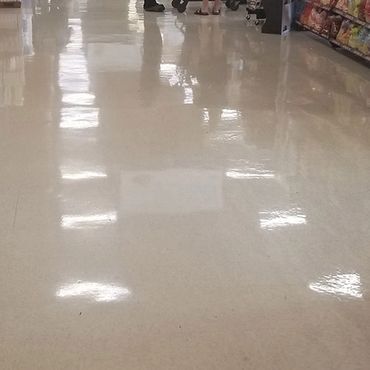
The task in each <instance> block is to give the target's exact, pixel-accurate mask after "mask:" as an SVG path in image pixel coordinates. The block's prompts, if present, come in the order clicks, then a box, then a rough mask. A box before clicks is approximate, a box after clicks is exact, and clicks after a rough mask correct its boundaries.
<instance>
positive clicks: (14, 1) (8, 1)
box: [0, 0, 22, 8]
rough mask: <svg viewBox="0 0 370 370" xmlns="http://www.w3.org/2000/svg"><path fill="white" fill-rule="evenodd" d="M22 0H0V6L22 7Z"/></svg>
mask: <svg viewBox="0 0 370 370" xmlns="http://www.w3.org/2000/svg"><path fill="white" fill-rule="evenodd" d="M21 6H22V2H21V0H0V8H20V7H21Z"/></svg>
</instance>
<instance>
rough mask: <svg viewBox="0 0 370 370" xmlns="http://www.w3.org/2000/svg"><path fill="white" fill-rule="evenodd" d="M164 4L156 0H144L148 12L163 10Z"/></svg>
mask: <svg viewBox="0 0 370 370" xmlns="http://www.w3.org/2000/svg"><path fill="white" fill-rule="evenodd" d="M164 9H165V8H164V5H162V4H158V3H157V1H156V0H144V10H146V11H147V12H157V13H160V12H163V11H164Z"/></svg>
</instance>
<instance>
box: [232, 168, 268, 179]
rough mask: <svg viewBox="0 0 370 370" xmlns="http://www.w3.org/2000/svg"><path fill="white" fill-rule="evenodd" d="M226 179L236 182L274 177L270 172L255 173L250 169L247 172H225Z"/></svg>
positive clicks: (235, 170) (234, 170) (255, 171)
mask: <svg viewBox="0 0 370 370" xmlns="http://www.w3.org/2000/svg"><path fill="white" fill-rule="evenodd" d="M225 175H226V177H229V178H231V179H236V180H249V179H273V178H275V175H274V174H273V173H272V172H271V171H264V172H263V171H257V170H253V169H250V171H249V172H247V171H245V170H238V169H233V170H229V171H226V173H225Z"/></svg>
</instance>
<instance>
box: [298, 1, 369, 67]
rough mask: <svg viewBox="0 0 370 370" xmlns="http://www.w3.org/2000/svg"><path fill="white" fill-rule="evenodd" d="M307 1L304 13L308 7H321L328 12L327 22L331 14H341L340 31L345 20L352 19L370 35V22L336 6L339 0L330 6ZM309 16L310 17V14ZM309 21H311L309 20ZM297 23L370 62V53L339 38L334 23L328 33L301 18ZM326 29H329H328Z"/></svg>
mask: <svg viewBox="0 0 370 370" xmlns="http://www.w3.org/2000/svg"><path fill="white" fill-rule="evenodd" d="M305 3H306V4H305V9H304V10H303V13H304V12H305V11H306V10H307V9H310V8H312V9H314V8H315V9H320V10H321V11H325V12H326V13H327V15H326V19H325V20H324V22H326V21H327V20H328V19H329V17H331V16H337V17H338V16H340V17H341V18H342V20H341V25H340V27H338V31H339V28H341V27H342V25H343V22H344V21H350V22H351V23H353V24H354V25H356V26H360V27H362V28H363V29H365V30H368V32H369V35H370V23H367V22H366V21H364V20H362V19H359V18H357V17H355V16H354V15H352V14H349V13H347V12H344V11H343V10H341V9H338V8H337V7H336V5H337V3H338V1H337V0H333V1H332V2H331V4H330V6H327V5H323V4H321V3H320V1H318V0H306V1H305ZM306 8H307V9H306ZM309 18H310V16H309ZM324 22H323V23H322V24H321V31H322V30H323V29H324V25H325V23H324ZM309 23H311V22H309ZM297 24H298V25H299V26H300V27H302V28H303V29H305V30H307V31H310V32H312V33H314V34H315V35H316V36H319V37H321V38H323V39H325V40H327V41H329V42H330V44H331V45H332V46H334V47H338V48H341V49H343V50H346V51H347V52H350V53H352V54H354V55H356V56H358V57H360V58H362V59H363V60H365V61H367V62H370V53H369V54H364V53H363V52H361V50H358V49H356V48H354V47H352V46H351V45H347V44H345V43H343V42H342V41H341V40H340V39H338V38H337V36H338V34H339V32H337V33H336V34H333V33H332V27H333V26H332V24H330V26H329V33H328V35H327V34H326V33H325V34H323V33H322V32H321V31H320V30H318V29H317V28H318V27H312V26H311V24H305V23H304V22H302V21H301V20H300V21H297ZM326 31H328V29H326ZM363 31H364V30H363ZM364 32H367V31H364ZM365 42H366V43H367V42H370V41H367V39H366V40H365ZM366 45H367V44H366ZM359 49H362V48H359Z"/></svg>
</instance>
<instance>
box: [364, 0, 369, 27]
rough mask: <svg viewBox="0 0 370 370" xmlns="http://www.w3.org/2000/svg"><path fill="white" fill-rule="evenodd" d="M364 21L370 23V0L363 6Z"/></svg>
mask: <svg viewBox="0 0 370 370" xmlns="http://www.w3.org/2000/svg"><path fill="white" fill-rule="evenodd" d="M365 21H366V22H367V23H370V0H366V5H365Z"/></svg>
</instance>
